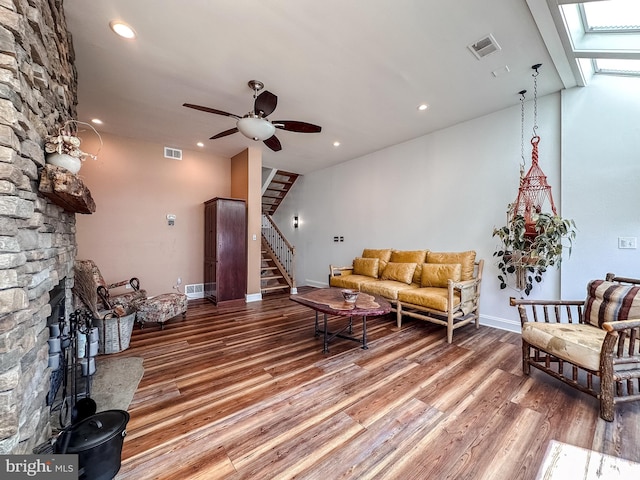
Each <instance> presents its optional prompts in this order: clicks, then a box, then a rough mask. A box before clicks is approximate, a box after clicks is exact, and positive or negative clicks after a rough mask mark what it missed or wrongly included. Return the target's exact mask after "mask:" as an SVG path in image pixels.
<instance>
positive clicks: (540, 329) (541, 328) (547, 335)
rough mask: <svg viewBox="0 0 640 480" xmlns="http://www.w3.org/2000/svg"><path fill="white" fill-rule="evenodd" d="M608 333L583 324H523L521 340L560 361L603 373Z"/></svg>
mask: <svg viewBox="0 0 640 480" xmlns="http://www.w3.org/2000/svg"><path fill="white" fill-rule="evenodd" d="M605 335H606V332H605V331H604V330H602V329H600V328H594V327H593V325H589V324H584V323H546V322H524V324H523V325H522V339H523V340H524V341H526V342H527V343H529V344H531V345H533V346H536V347H539V348H541V349H542V350H544V351H545V352H549V353H550V354H552V355H555V356H556V357H558V358H561V359H563V360H566V361H568V362H571V363H575V364H576V365H580V366H582V367H584V368H588V369H589V370H593V371H595V372H597V371H598V370H600V349H601V348H602V342H603V341H604V337H605Z"/></svg>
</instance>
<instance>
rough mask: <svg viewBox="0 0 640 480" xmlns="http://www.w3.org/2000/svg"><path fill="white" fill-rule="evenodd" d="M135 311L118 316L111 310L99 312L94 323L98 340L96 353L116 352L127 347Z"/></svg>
mask: <svg viewBox="0 0 640 480" xmlns="http://www.w3.org/2000/svg"><path fill="white" fill-rule="evenodd" d="M135 319H136V312H131V313H128V314H126V315H123V316H121V317H118V316H117V315H116V314H115V313H113V311H112V310H109V311H107V312H100V315H99V316H98V318H96V319H95V320H96V323H95V325H96V326H97V327H98V333H99V335H100V341H99V343H98V353H100V354H104V353H107V354H108V353H118V352H121V351H123V350H126V349H127V348H129V341H130V340H131V332H132V331H133V324H134V321H135Z"/></svg>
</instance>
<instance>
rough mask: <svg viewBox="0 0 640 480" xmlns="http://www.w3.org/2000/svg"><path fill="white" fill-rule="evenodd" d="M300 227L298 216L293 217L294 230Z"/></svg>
mask: <svg viewBox="0 0 640 480" xmlns="http://www.w3.org/2000/svg"><path fill="white" fill-rule="evenodd" d="M299 225H300V222H299V221H298V216H297V215H296V216H294V217H293V228H298V226H299Z"/></svg>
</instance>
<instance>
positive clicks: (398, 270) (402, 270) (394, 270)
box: [380, 262, 417, 285]
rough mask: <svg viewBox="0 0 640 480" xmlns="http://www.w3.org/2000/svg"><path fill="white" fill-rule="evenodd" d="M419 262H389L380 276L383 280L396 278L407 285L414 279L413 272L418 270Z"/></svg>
mask: <svg viewBox="0 0 640 480" xmlns="http://www.w3.org/2000/svg"><path fill="white" fill-rule="evenodd" d="M416 267H417V264H415V263H395V262H389V263H387V266H386V267H385V268H384V270H383V271H382V275H380V278H381V279H382V280H395V281H397V282H403V283H406V284H407V285H408V284H410V283H411V281H412V280H413V274H414V273H415V271H416Z"/></svg>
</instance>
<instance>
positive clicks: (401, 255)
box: [389, 250, 427, 283]
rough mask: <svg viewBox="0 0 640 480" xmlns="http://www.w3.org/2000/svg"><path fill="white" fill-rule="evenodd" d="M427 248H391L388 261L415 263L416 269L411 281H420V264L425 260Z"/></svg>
mask: <svg viewBox="0 0 640 480" xmlns="http://www.w3.org/2000/svg"><path fill="white" fill-rule="evenodd" d="M426 258H427V250H393V251H392V252H391V258H390V259H389V261H390V262H396V263H415V264H416V265H417V266H416V271H415V272H413V280H412V283H420V277H421V275H422V264H423V263H424V262H425V261H426Z"/></svg>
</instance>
